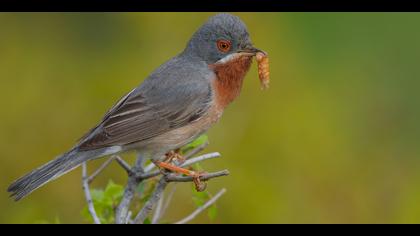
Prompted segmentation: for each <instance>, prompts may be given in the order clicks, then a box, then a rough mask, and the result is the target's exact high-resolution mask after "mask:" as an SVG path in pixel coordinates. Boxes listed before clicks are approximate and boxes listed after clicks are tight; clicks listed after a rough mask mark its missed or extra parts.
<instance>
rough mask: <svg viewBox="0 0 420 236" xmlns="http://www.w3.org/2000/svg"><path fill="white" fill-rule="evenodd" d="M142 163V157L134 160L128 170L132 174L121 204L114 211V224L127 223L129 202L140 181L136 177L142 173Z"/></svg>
mask: <svg viewBox="0 0 420 236" xmlns="http://www.w3.org/2000/svg"><path fill="white" fill-rule="evenodd" d="M143 163H144V158H143V157H142V156H139V157H138V158H137V160H136V163H135V165H134V167H133V168H132V169H131V170H130V173H134V174H132V175H129V178H128V181H127V187H126V188H125V190H124V194H123V197H122V199H121V202H120V204H119V205H118V207H117V209H116V214H115V223H117V224H125V223H126V222H127V215H128V212H129V209H130V205H131V201H132V200H133V198H134V195H135V193H136V188H137V186H138V185H139V183H140V182H141V181H142V180H140V179H138V178H136V175H137V174H140V175H141V174H143V173H144V170H143ZM128 221H129V220H128Z"/></svg>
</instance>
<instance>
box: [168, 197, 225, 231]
mask: <svg viewBox="0 0 420 236" xmlns="http://www.w3.org/2000/svg"><path fill="white" fill-rule="evenodd" d="M224 193H226V189H222V190H220V191H219V192H218V193H217V194H216V195H214V197H212V198H211V199H210V200H208V201H207V202H206V203H205V204H204V205H203V206H201V207H199V208H197V210H195V211H194V212H193V213H191V214H190V215H189V216H187V217H185V218H184V219H182V220H180V221H178V222H176V223H175V224H186V223H188V222H190V221H191V220H193V219H194V218H195V217H197V216H198V215H199V214H200V213H201V212H203V211H205V210H206V209H207V208H208V207H210V206H211V205H213V204H214V203H215V202H216V201H217V200H218V199H219V198H220V197H221V196H222V195H223V194H224Z"/></svg>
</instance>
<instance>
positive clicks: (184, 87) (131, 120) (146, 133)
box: [79, 70, 212, 150]
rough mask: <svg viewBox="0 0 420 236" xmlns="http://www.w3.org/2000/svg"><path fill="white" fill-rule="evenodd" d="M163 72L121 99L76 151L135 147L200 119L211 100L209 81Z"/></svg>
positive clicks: (200, 76) (182, 74)
mask: <svg viewBox="0 0 420 236" xmlns="http://www.w3.org/2000/svg"><path fill="white" fill-rule="evenodd" d="M169 71H170V70H169ZM158 72H159V71H158ZM164 72H165V71H160V73H157V74H158V75H152V76H151V77H149V78H148V79H147V80H146V81H144V83H143V84H142V86H140V87H139V88H137V89H135V90H133V91H131V92H130V93H129V94H127V95H126V96H124V97H123V98H122V99H121V100H120V101H119V102H118V103H117V104H116V105H114V107H113V108H111V110H110V111H108V112H107V113H106V114H105V116H104V118H103V120H102V122H101V123H100V124H99V125H98V126H97V127H95V128H93V129H92V130H91V131H90V132H89V133H88V134H87V135H85V138H84V139H83V140H82V142H81V143H80V145H79V148H80V149H81V150H90V149H97V148H102V147H109V146H115V145H127V144H131V143H137V142H141V141H145V140H148V139H151V138H153V137H156V136H158V135H160V134H163V133H165V132H168V131H170V130H173V129H176V128H179V127H183V126H185V125H187V124H189V123H191V122H194V121H196V120H198V119H200V117H202V116H203V115H204V114H205V113H206V112H207V110H208V108H209V107H210V104H211V100H212V90H211V86H210V83H209V80H208V79H206V78H205V76H204V75H203V74H200V73H198V74H196V73H193V74H191V73H182V71H180V72H179V73H177V74H175V75H170V73H169V74H168V73H164ZM166 76H169V77H166ZM191 76H195V78H191ZM197 76H198V77H197ZM165 77H166V78H165Z"/></svg>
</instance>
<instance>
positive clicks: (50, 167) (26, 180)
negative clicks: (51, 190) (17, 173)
mask: <svg viewBox="0 0 420 236" xmlns="http://www.w3.org/2000/svg"><path fill="white" fill-rule="evenodd" d="M97 156H98V152H89V151H88V152H79V151H77V149H73V150H71V151H69V152H67V153H65V154H63V155H61V156H59V157H58V158H56V159H55V160H52V161H50V162H48V163H47V164H45V165H43V166H41V167H39V168H38V169H35V170H33V171H32V172H30V173H29V174H27V175H25V176H23V177H21V178H20V179H18V180H16V181H15V182H14V183H12V184H11V185H10V187H9V188H8V189H7V191H8V192H10V193H11V197H13V198H14V199H15V201H19V200H20V199H22V198H24V197H25V196H27V195H28V194H30V193H32V192H33V191H35V190H36V189H38V188H40V187H41V186H43V185H45V184H47V183H48V182H50V181H52V180H54V179H57V178H58V177H60V176H62V175H64V174H65V173H67V172H69V171H71V170H73V169H74V168H76V167H78V166H79V165H81V164H82V163H83V162H85V161H87V160H91V159H93V158H95V157H97Z"/></svg>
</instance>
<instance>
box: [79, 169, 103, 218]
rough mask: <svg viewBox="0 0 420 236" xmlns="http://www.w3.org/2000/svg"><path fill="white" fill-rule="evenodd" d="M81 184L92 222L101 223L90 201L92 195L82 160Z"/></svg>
mask: <svg viewBox="0 0 420 236" xmlns="http://www.w3.org/2000/svg"><path fill="white" fill-rule="evenodd" d="M95 173H96V172H95ZM82 184H83V191H84V192H85V197H86V201H87V204H88V210H89V213H90V215H91V216H92V218H93V222H95V224H101V221H100V220H99V218H98V215H97V214H96V211H95V207H94V205H93V201H92V196H91V194H90V190H89V178H88V175H87V167H86V162H83V164H82Z"/></svg>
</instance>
